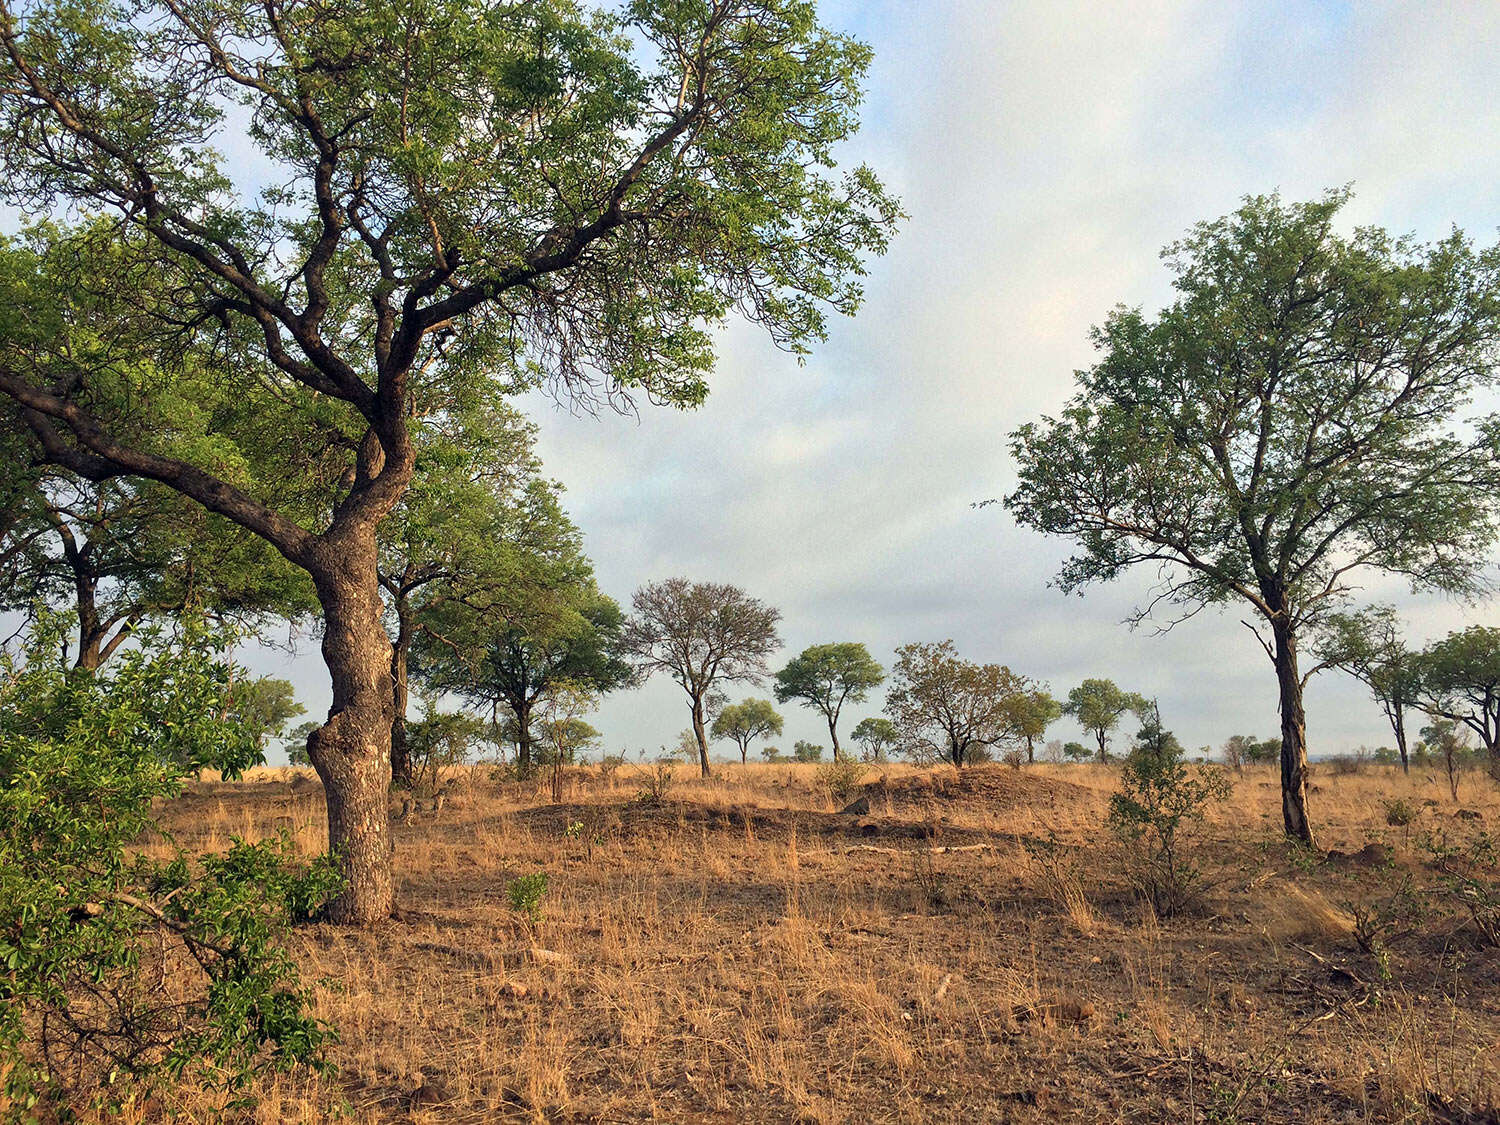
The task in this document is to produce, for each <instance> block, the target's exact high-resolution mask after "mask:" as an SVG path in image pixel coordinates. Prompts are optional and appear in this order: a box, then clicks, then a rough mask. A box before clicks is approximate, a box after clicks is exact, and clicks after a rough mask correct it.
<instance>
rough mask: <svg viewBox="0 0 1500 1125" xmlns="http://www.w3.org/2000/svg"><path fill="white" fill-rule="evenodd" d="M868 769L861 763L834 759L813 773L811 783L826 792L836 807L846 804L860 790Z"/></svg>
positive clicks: (846, 759) (845, 759)
mask: <svg viewBox="0 0 1500 1125" xmlns="http://www.w3.org/2000/svg"><path fill="white" fill-rule="evenodd" d="M868 772H869V767H868V766H866V765H865V764H864V763H863V762H854V761H850V760H849V759H848V758H836V759H835V760H833V761H831V762H825V763H824V764H822V765H820V766H819V767H818V768H817V769H816V770H814V771H813V782H814V783H815V784H816V785H817V786H818V787H819V788H821V789H824V790H826V791H827V792H828V796H829V797H830V798H831V799H832V801H833V803H834V804H836V805H843V804H847V803H848V802H849V801H850V799H851V798H853V797H854V796H855V795H856V794H857V793H858V792H859V790H860V788H861V786H862V785H863V783H864V780H865V774H866V773H868Z"/></svg>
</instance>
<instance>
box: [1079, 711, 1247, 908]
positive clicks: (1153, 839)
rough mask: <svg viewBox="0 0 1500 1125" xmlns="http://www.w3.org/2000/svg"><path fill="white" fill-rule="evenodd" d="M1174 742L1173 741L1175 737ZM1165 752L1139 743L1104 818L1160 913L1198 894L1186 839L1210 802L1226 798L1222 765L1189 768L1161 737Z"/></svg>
mask: <svg viewBox="0 0 1500 1125" xmlns="http://www.w3.org/2000/svg"><path fill="white" fill-rule="evenodd" d="M1174 741H1175V740H1174ZM1162 742H1163V745H1164V746H1166V750H1165V752H1160V753H1158V752H1154V751H1152V750H1151V749H1149V748H1145V747H1138V748H1137V750H1136V751H1135V752H1134V753H1132V754H1131V755H1130V757H1129V758H1128V759H1127V760H1126V762H1125V767H1124V770H1123V771H1122V773H1121V778H1120V785H1121V791H1120V792H1119V793H1116V794H1114V795H1113V796H1112V797H1111V798H1110V801H1109V822H1110V827H1111V828H1112V829H1113V830H1114V832H1115V835H1116V836H1117V837H1119V839H1120V841H1121V843H1122V844H1123V845H1124V848H1125V858H1126V869H1127V873H1128V874H1129V876H1130V879H1131V881H1132V882H1133V883H1134V884H1135V886H1136V889H1137V891H1139V892H1140V894H1141V895H1142V897H1143V898H1145V899H1146V901H1148V902H1149V903H1150V904H1151V907H1152V909H1153V910H1155V911H1156V913H1157V915H1158V916H1159V917H1169V916H1171V915H1173V914H1177V913H1180V912H1181V911H1182V910H1184V909H1185V908H1186V907H1188V906H1189V905H1190V904H1191V903H1192V902H1193V901H1194V900H1195V898H1196V897H1197V893H1198V891H1199V889H1200V887H1201V881H1202V874H1201V872H1200V871H1199V870H1198V869H1197V868H1196V867H1195V866H1194V865H1193V864H1192V863H1191V862H1189V860H1188V858H1187V856H1186V854H1185V846H1184V845H1185V843H1186V840H1187V837H1188V836H1189V835H1190V833H1191V831H1192V829H1193V827H1194V826H1195V825H1196V824H1197V823H1198V822H1199V821H1200V820H1201V819H1202V817H1203V813H1204V811H1205V809H1206V808H1207V807H1208V805H1209V804H1210V803H1211V802H1214V801H1222V800H1224V799H1225V798H1227V797H1228V796H1229V793H1230V790H1231V788H1232V787H1231V784H1230V781H1229V775H1228V773H1227V771H1225V770H1224V769H1223V768H1222V767H1221V766H1216V765H1196V766H1189V765H1188V764H1187V763H1185V762H1184V761H1183V760H1182V754H1181V749H1180V747H1178V748H1176V749H1175V750H1174V749H1173V747H1172V746H1171V745H1170V744H1167V743H1166V740H1165V739H1163V740H1162Z"/></svg>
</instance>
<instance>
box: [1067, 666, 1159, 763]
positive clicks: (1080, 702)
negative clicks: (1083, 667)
mask: <svg viewBox="0 0 1500 1125" xmlns="http://www.w3.org/2000/svg"><path fill="white" fill-rule="evenodd" d="M1149 706H1150V703H1149V702H1148V701H1147V699H1146V697H1145V696H1143V695H1138V694H1136V693H1135V692H1132V691H1123V690H1122V689H1121V688H1120V686H1119V685H1118V684H1116V683H1115V682H1114V680H1102V679H1087V680H1084V681H1083V683H1081V684H1079V685H1078V686H1077V687H1076V688H1073V689H1072V690H1071V691H1069V692H1068V701H1067V702H1066V703H1064V704H1063V708H1062V710H1063V714H1065V715H1071V716H1072V717H1073V718H1074V719H1076V720H1078V725H1079V726H1081V727H1082V728H1083V729H1084V730H1085V731H1087V732H1088V733H1089V734H1091V735H1093V736H1094V740H1095V742H1096V743H1097V744H1098V747H1099V760H1100V761H1101V762H1107V761H1109V734H1110V731H1112V730H1114V729H1115V727H1117V726H1119V725H1120V720H1121V719H1122V718H1124V717H1125V716H1126V715H1127V714H1130V713H1132V712H1133V713H1134V714H1135V715H1137V716H1138V717H1140V718H1142V720H1144V717H1145V714H1146V710H1147V708H1148V707H1149Z"/></svg>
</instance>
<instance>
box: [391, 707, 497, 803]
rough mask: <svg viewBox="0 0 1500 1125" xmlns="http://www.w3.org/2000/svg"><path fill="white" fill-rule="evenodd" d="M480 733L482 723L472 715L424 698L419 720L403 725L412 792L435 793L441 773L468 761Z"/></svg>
mask: <svg viewBox="0 0 1500 1125" xmlns="http://www.w3.org/2000/svg"><path fill="white" fill-rule="evenodd" d="M484 733H485V724H484V722H483V721H482V720H480V719H476V718H475V717H474V716H473V715H470V714H468V713H466V712H464V711H439V710H438V709H437V702H436V700H433V699H426V700H424V701H423V706H422V717H421V719H419V720H418V721H416V722H414V723H411V722H409V723H407V724H406V747H407V753H408V754H409V755H410V756H411V769H412V789H413V791H414V792H415V793H416V794H417V795H418V796H422V797H430V796H432V795H433V794H435V793H436V792H437V791H438V788H439V787H440V786H441V784H442V780H443V772H444V771H445V770H451V769H452V768H453V767H455V766H459V765H462V764H463V763H464V762H466V761H468V760H469V756H470V755H471V754H472V753H473V750H474V746H475V744H476V743H478V742H479V740H480V739H481V738H482V737H483V735H484Z"/></svg>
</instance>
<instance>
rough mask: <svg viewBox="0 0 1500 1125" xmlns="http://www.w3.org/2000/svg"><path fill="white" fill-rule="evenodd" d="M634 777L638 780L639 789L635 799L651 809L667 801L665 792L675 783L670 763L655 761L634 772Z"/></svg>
mask: <svg viewBox="0 0 1500 1125" xmlns="http://www.w3.org/2000/svg"><path fill="white" fill-rule="evenodd" d="M636 776H637V777H638V778H639V779H640V782H641V787H640V789H639V790H638V791H637V792H636V795H635V799H636V801H638V802H639V803H640V804H643V805H649V806H651V807H652V808H657V807H659V806H660V805H661V804H662V803H663V802H664V801H665V800H666V799H667V791H668V790H669V789H671V788H672V785H673V783H674V782H675V781H676V776H675V774H674V772H673V770H672V763H671V762H670V761H665V762H663V761H657V762H653V763H651V765H649V766H643V767H641V768H640V769H638V770H637V771H636Z"/></svg>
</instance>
